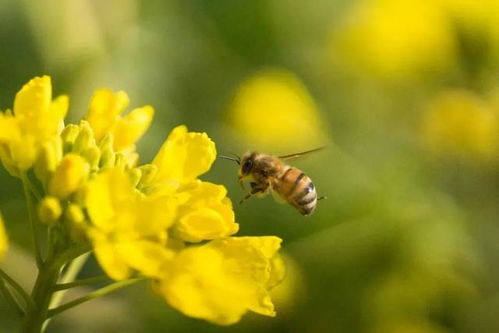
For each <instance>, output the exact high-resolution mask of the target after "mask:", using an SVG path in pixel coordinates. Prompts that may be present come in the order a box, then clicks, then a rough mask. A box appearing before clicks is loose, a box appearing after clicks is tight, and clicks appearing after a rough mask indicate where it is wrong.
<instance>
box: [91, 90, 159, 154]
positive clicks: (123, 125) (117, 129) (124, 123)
mask: <svg viewBox="0 0 499 333" xmlns="http://www.w3.org/2000/svg"><path fill="white" fill-rule="evenodd" d="M128 103H129V99H128V95H127V94H126V93H125V92H124V91H118V92H117V93H113V92H112V91H111V90H109V89H100V90H97V91H96V92H95V93H94V95H93V97H92V100H91V102H90V107H89V110H88V114H87V117H86V119H87V121H88V122H89V123H90V126H92V129H93V130H94V133H95V138H96V139H97V140H100V139H102V138H103V137H104V136H105V135H106V134H112V135H113V137H114V147H113V148H114V150H116V151H122V150H127V149H133V148H134V145H135V142H137V141H138V140H139V139H140V138H141V137H142V135H143V134H144V133H145V132H146V130H147V129H148V128H149V125H150V124H151V121H152V118H153V115H154V109H153V108H152V107H151V106H143V107H140V108H136V109H133V110H132V111H131V112H129V113H128V114H126V115H125V116H121V113H123V111H124V110H125V109H126V107H127V106H128Z"/></svg>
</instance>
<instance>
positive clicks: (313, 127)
mask: <svg viewBox="0 0 499 333" xmlns="http://www.w3.org/2000/svg"><path fill="white" fill-rule="evenodd" d="M229 124H230V126H231V127H232V129H233V130H234V132H235V133H239V134H240V138H241V139H242V140H243V141H244V142H245V143H246V145H247V144H250V145H254V146H256V147H259V149H266V150H268V151H276V150H282V151H287V152H289V151H290V149H292V150H293V151H297V150H298V151H299V150H300V149H307V148H310V147H316V146H321V145H323V144H324V142H325V141H326V139H327V135H326V134H325V133H326V131H325V129H324V128H323V125H322V124H323V121H321V116H320V113H319V110H318V107H317V105H316V103H315V102H314V100H313V98H312V96H311V95H310V93H309V92H308V90H307V89H306V87H305V85H304V84H303V83H302V82H301V81H300V80H299V79H298V78H297V77H296V75H294V74H293V73H290V72H288V71H285V70H280V69H273V70H264V71H261V72H258V73H256V74H255V75H253V76H251V77H249V78H248V79H246V80H245V81H244V82H242V83H241V85H240V87H239V88H238V90H237V91H236V93H235V96H234V100H233V102H232V104H231V106H230V108H229ZM300 147H301V148H300Z"/></svg>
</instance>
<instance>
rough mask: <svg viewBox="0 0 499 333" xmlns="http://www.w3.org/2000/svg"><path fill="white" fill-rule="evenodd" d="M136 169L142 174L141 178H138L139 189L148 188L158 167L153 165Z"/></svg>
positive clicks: (145, 165)
mask: <svg viewBox="0 0 499 333" xmlns="http://www.w3.org/2000/svg"><path fill="white" fill-rule="evenodd" d="M138 169H139V170H140V171H141V173H142V177H140V182H139V185H138V186H139V187H145V186H148V185H149V184H150V183H151V182H152V181H153V179H154V177H155V176H156V173H157V172H158V167H157V166H156V165H154V164H144V165H142V166H140V167H138Z"/></svg>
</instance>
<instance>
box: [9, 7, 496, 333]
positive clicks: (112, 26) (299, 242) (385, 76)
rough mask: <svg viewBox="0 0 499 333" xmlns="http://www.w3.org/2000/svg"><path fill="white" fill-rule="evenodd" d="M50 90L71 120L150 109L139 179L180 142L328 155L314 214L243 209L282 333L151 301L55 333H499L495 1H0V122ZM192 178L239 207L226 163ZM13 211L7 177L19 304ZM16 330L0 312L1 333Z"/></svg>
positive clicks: (122, 296)
mask: <svg viewBox="0 0 499 333" xmlns="http://www.w3.org/2000/svg"><path fill="white" fill-rule="evenodd" d="M42 74H48V75H51V76H52V80H53V86H54V90H55V94H56V95H58V94H69V95H70V98H71V102H70V104H71V106H70V114H69V117H68V121H72V122H75V121H78V120H79V119H81V118H82V117H83V116H84V114H85V112H86V108H87V105H88V101H89V99H90V96H91V94H92V92H93V91H94V90H95V89H97V88H100V87H109V88H112V89H115V90H120V89H122V90H125V91H126V92H127V93H128V94H129V95H130V98H131V107H136V106H141V105H145V104H151V105H152V106H154V108H155V110H156V115H155V120H154V123H153V125H152V127H151V129H150V130H149V131H148V133H147V134H146V135H145V137H144V138H143V139H142V140H141V141H140V142H139V145H138V150H139V152H140V153H141V160H142V161H143V162H147V161H150V160H151V158H152V157H153V156H154V154H155V152H156V151H157V149H158V148H159V146H160V145H161V143H162V142H163V140H164V139H165V137H166V136H167V134H168V132H169V131H170V129H171V128H173V127H174V126H176V125H178V124H186V125H187V126H188V127H189V129H190V130H194V131H205V132H207V133H208V134H209V135H210V137H211V138H213V140H214V141H215V142H216V144H217V149H218V151H219V152H220V153H225V154H227V153H230V152H236V153H238V154H242V153H244V152H245V151H247V150H250V149H254V150H257V151H263V152H268V153H272V154H289V153H295V152H298V151H301V150H304V149H311V148H316V147H317V146H322V145H325V146H326V147H327V149H325V150H323V151H321V152H318V153H315V154H313V155H310V156H308V157H306V158H302V159H300V160H296V161H293V165H295V166H296V167H298V168H300V169H302V170H304V171H305V172H306V173H307V174H308V175H309V176H310V177H311V178H312V179H313V181H314V183H315V184H316V187H317V189H318V192H319V195H326V196H327V200H325V201H321V202H320V203H319V205H318V208H317V211H316V212H315V214H314V215H312V216H310V217H302V216H300V215H299V214H298V213H297V212H295V211H294V210H293V209H292V208H291V207H288V206H285V205H279V204H277V203H275V202H274V201H273V200H272V199H271V198H265V199H259V200H258V199H252V200H249V201H248V202H246V203H245V204H244V205H241V206H239V205H237V204H235V212H236V218H237V221H238V222H239V223H240V226H241V231H240V232H239V235H277V236H280V237H281V238H283V239H284V245H283V251H284V253H285V254H286V256H287V258H288V259H287V260H288V278H287V280H286V282H285V283H284V285H283V286H281V287H280V289H278V290H276V291H275V293H276V295H275V303H276V306H277V312H278V315H277V317H276V318H267V317H260V316H257V315H252V314H249V315H247V316H246V317H245V318H244V319H243V320H242V321H241V322H240V323H239V324H236V325H234V326H231V327H218V326H214V325H211V324H209V323H206V322H203V321H199V320H195V319H191V318H188V317H185V316H183V315H181V314H180V313H178V312H176V311H175V310H172V309H171V308H170V307H169V306H168V305H167V304H166V303H165V302H164V301H163V300H162V299H161V298H159V297H158V296H156V295H154V294H153V293H152V292H151V291H150V288H149V287H148V286H147V285H142V286H136V287H133V288H129V289H127V290H123V291H120V292H119V293H116V294H113V295H111V296H108V297H105V298H103V299H99V300H95V301H92V302H89V303H87V304H85V305H82V306H81V307H78V308H75V309H74V310H71V311H68V312H67V313H65V314H64V315H61V316H60V317H57V318H56V319H55V320H54V321H53V322H52V323H51V325H50V326H49V329H48V332H192V331H198V332H219V331H222V332H225V331H227V332H254V331H255V330H258V331H260V332H262V333H263V332H279V331H281V332H368V333H385V332H386V333H391V332H394V333H396V332H408V333H420V332H421V333H423V332H428V333H446V332H499V2H498V1H497V0H482V1H473V0H436V1H431V0H399V1H397V0H355V1H345V0H335V1H326V0H313V1H291V0H268V1H266V0H252V1H239V0H219V1H208V0H184V1H180V0H179V1H161V0H107V1H98V0H45V1H39V0H2V1H1V2H0V77H1V80H0V109H3V110H4V109H6V108H10V107H11V106H12V103H13V98H14V96H15V93H16V92H17V91H18V89H19V88H20V87H21V86H22V85H23V84H24V83H25V82H27V81H28V80H29V79H30V78H32V77H34V76H36V75H42ZM202 178H203V179H205V180H210V181H213V182H216V183H220V184H224V185H225V186H226V187H227V188H228V189H229V195H230V197H231V198H232V200H233V202H235V203H236V202H238V201H239V200H240V199H241V198H242V197H243V196H244V192H243V191H242V190H241V189H240V187H239V186H238V185H237V183H236V166H235V165H234V164H232V163H231V162H229V161H223V160H219V161H216V162H215V164H214V166H213V167H212V170H211V171H210V173H208V174H207V175H205V176H203V177H202ZM23 205H24V202H23V198H22V192H21V184H20V182H18V181H17V180H16V179H13V178H10V177H9V176H8V174H7V173H6V172H5V171H4V170H3V169H2V170H1V171H0V210H1V211H2V214H3V216H4V219H5V221H6V226H7V230H8V232H9V236H10V238H11V246H10V248H9V253H8V255H7V259H6V260H5V262H4V263H3V265H4V266H5V267H6V270H8V271H9V272H12V275H13V276H15V277H16V278H18V279H19V280H21V281H22V283H24V284H25V285H29V284H30V283H31V282H32V280H33V279H34V276H35V271H34V266H33V264H32V262H31V261H30V260H31V259H30V257H29V251H30V249H31V245H30V243H29V236H28V233H27V222H26V220H25V216H24V214H25V212H24V208H21V207H24V206H23ZM96 272H98V268H97V265H96V264H95V263H93V262H90V263H89V264H88V265H87V267H86V268H85V270H84V271H83V272H82V276H91V275H95V274H96ZM79 292H80V293H84V292H85V290H80V291H79ZM76 293H78V291H77V292H76ZM13 317H14V316H13V315H12V312H11V310H9V308H8V307H7V305H6V304H5V302H4V300H3V299H0V322H1V325H0V331H1V332H11V331H12V330H14V329H15V328H16V325H17V322H16V321H15V319H14V318H13Z"/></svg>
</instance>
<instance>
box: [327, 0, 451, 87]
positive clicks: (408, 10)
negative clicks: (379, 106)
mask: <svg viewBox="0 0 499 333" xmlns="http://www.w3.org/2000/svg"><path fill="white" fill-rule="evenodd" d="M332 41H333V42H332V52H334V53H336V52H340V53H341V55H342V56H343V59H345V61H347V62H349V63H351V64H352V66H353V67H355V68H359V69H360V70H361V71H366V72H367V73H371V74H374V75H378V76H380V77H384V78H400V77H406V76H412V75H420V74H421V73H427V72H428V71H431V70H438V69H446V68H451V66H452V65H453V63H454V62H455V58H454V55H455V54H454V52H455V45H454V43H455V41H454V36H453V27H452V25H451V22H450V21H449V20H448V17H447V16H446V15H445V13H444V12H443V11H442V9H441V6H440V4H439V3H438V1H432V0H361V1H358V2H357V3H356V4H355V5H353V7H352V8H351V10H350V12H349V13H347V16H346V20H345V22H344V24H343V25H342V26H341V27H340V29H339V30H338V31H334V33H333V38H332Z"/></svg>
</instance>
